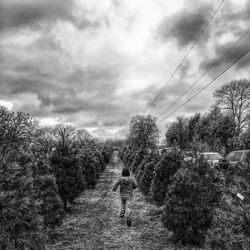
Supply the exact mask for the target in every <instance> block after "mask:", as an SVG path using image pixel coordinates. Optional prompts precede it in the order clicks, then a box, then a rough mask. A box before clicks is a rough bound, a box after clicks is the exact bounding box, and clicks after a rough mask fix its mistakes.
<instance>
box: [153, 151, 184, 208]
mask: <svg viewBox="0 0 250 250" xmlns="http://www.w3.org/2000/svg"><path fill="white" fill-rule="evenodd" d="M180 167H181V159H180V156H179V155H178V154H177V153H169V154H167V155H165V156H163V158H162V159H161V160H160V161H159V162H158V164H157V165H156V167H155V171H154V176H153V181H152V198H153V200H154V201H155V202H156V203H157V204H158V205H162V204H163V202H164V199H165V195H166V192H167V189H168V185H169V184H170V181H171V177H172V176H173V175H174V174H175V173H176V171H177V170H178V169H179V168H180Z"/></svg>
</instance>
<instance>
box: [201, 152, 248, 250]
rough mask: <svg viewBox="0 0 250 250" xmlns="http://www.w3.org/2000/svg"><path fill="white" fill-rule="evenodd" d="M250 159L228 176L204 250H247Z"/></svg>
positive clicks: (233, 169)
mask: <svg viewBox="0 0 250 250" xmlns="http://www.w3.org/2000/svg"><path fill="white" fill-rule="evenodd" d="M249 167H250V155H248V159H247V163H246V164H238V165H236V166H234V167H232V169H231V170H232V171H229V172H228V175H227V176H226V182H225V186H224V193H223V195H222V198H221V200H220V203H219V206H218V207H217V208H216V209H215V214H214V217H213V224H212V227H211V229H210V230H209V231H208V233H207V237H206V244H205V247H206V249H225V250H227V249H228V250H234V249H242V250H247V249H250V241H249V238H250V214H249V211H250V171H249Z"/></svg>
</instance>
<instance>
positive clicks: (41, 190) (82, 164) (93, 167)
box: [0, 108, 112, 250]
mask: <svg viewBox="0 0 250 250" xmlns="http://www.w3.org/2000/svg"><path fill="white" fill-rule="evenodd" d="M111 154H112V148H110V147H109V146H106V145H104V144H102V143H99V142H98V141H96V140H94V139H93V138H91V136H90V135H89V134H88V133H87V131H86V130H83V129H80V130H79V129H76V128H74V127H72V126H68V125H57V126H56V127H53V128H44V127H41V126H39V124H38V122H37V121H36V120H35V119H33V118H32V117H31V116H29V115H28V114H25V113H22V112H10V111H8V110H6V109H4V108H0V249H1V250H7V249H30V250H31V249H34V250H42V249H43V250H44V249H45V244H46V242H47V241H48V240H49V239H51V236H53V233H54V229H55V227H57V226H59V225H60V224H61V223H62V221H63V218H64V216H65V213H66V212H68V211H69V210H70V207H71V206H72V204H73V202H74V200H75V199H76V198H77V197H78V196H79V195H80V194H81V193H82V192H83V191H84V190H85V189H86V188H94V187H95V184H96V181H97V179H98V177H99V175H100V173H101V172H102V171H103V170H104V168H105V164H106V163H108V161H109V158H110V156H111Z"/></svg>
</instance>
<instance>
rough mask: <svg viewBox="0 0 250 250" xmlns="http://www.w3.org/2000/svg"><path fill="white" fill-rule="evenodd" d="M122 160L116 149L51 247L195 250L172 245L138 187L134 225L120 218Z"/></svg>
mask: <svg viewBox="0 0 250 250" xmlns="http://www.w3.org/2000/svg"><path fill="white" fill-rule="evenodd" d="M122 167H123V163H122V162H121V161H120V159H119V156H118V154H117V152H115V153H114V154H113V157H112V159H111V163H110V164H109V165H108V166H107V167H106V170H105V171H104V172H103V173H102V174H101V176H100V179H99V181H98V184H97V186H96V188H95V189H92V190H86V191H85V192H84V193H83V194H82V195H81V196H80V197H79V198H78V199H77V201H76V204H75V205H74V207H73V208H72V212H71V213H70V214H68V215H67V217H66V218H65V221H64V223H63V225H62V226H61V227H60V228H59V229H58V232H57V233H58V236H57V239H56V240H55V242H54V243H53V244H49V245H48V246H47V249H48V250H85V249H86V250H87V249H91V250H92V249H93V250H98V249H124V250H125V249H143V250H145V249H159V250H160V249H192V248H187V247H186V248H183V247H181V246H179V247H178V246H176V245H173V243H172V242H171V241H170V240H169V232H168V231H167V230H166V229H165V228H163V227H162V225H161V222H160V219H159V218H158V217H157V216H150V215H149V211H151V210H153V209H154V208H155V206H154V205H152V204H150V203H148V202H146V201H145V197H144V196H143V195H142V194H141V193H140V192H139V191H138V190H137V191H135V196H134V200H133V205H132V206H131V207H132V210H133V225H132V227H131V228H129V227H128V226H127V224H126V221H125V219H120V218H119V212H120V201H119V192H118V191H117V192H116V193H114V192H112V191H111V190H112V186H113V183H114V182H115V180H116V179H117V178H118V177H119V176H120V174H121V169H122Z"/></svg>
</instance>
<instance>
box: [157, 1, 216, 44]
mask: <svg viewBox="0 0 250 250" xmlns="http://www.w3.org/2000/svg"><path fill="white" fill-rule="evenodd" d="M187 4H188V2H186V5H187ZM195 6H196V5H195ZM185 7H186V8H184V9H182V10H181V11H180V12H178V13H176V14H174V15H172V16H168V17H166V18H165V19H164V20H163V21H162V22H161V23H160V25H159V27H158V34H159V36H160V37H161V38H162V40H163V41H167V40H169V39H175V40H176V41H177V44H178V45H179V46H180V47H183V46H186V45H188V44H189V43H192V42H194V41H195V40H196V38H197V36H198V34H199V33H200V32H201V31H202V29H203V27H204V26H205V25H206V23H207V21H208V19H209V17H210V15H211V12H212V6H211V5H208V6H202V7H197V8H193V7H191V6H185ZM208 32H209V31H207V34H206V35H207V36H208V35H209V34H208ZM203 38H204V37H203Z"/></svg>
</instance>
